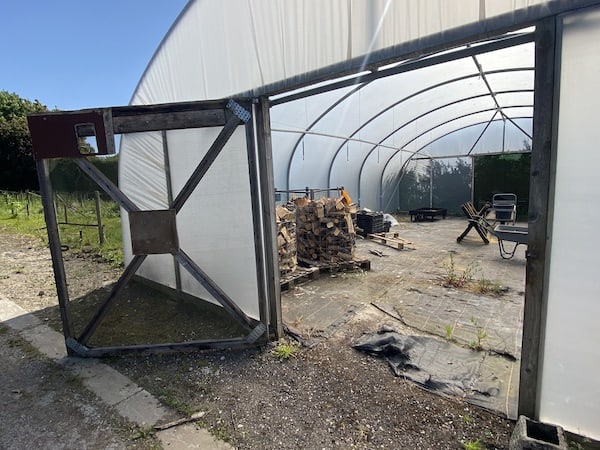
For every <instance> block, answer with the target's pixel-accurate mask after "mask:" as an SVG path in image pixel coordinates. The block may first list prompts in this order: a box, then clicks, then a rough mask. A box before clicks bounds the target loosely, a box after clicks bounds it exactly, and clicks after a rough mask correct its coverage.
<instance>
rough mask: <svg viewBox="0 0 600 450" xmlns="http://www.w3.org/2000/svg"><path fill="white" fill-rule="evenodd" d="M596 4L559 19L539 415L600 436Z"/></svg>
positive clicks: (599, 31)
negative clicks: (557, 101)
mask: <svg viewBox="0 0 600 450" xmlns="http://www.w3.org/2000/svg"><path fill="white" fill-rule="evenodd" d="M598 42H600V9H596V10H588V11H585V12H580V13H577V14H572V15H569V16H567V17H566V18H565V19H564V30H563V34H562V51H561V53H560V55H561V62H560V64H561V69H560V107H559V125H558V144H557V145H558V147H557V148H558V151H557V153H558V156H557V161H556V185H555V192H554V214H553V216H552V219H551V220H552V237H551V261H550V270H549V286H548V311H547V323H546V328H545V342H544V346H543V360H542V375H541V385H540V407H539V415H540V419H541V420H543V421H545V422H549V423H558V424H560V425H562V426H563V427H564V428H566V429H567V430H569V431H573V432H576V433H581V434H584V435H587V436H590V437H593V438H595V439H600V384H598V373H599V372H600V346H599V345H598V343H599V342H600V331H599V330H600V328H599V327H598V318H599V317H600V301H599V298H600V294H599V293H600V277H599V276H598V274H599V270H598V269H599V263H598V257H599V255H600V240H598V237H597V235H598V224H599V223H600V209H599V208H597V206H596V205H597V204H598V200H599V199H600V179H599V177H598V168H599V167H600V152H599V151H598V142H600V127H598V122H599V118H600V115H599V114H598V100H599V97H598V94H597V93H598V80H599V79H600V53H598Z"/></svg>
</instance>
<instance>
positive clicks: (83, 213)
mask: <svg viewBox="0 0 600 450" xmlns="http://www.w3.org/2000/svg"><path fill="white" fill-rule="evenodd" d="M99 207H100V211H101V215H100V217H101V221H102V229H103V236H104V242H103V243H102V244H101V243H100V235H99V233H98V227H97V226H93V225H97V223H98V219H97V213H96V201H95V198H94V196H93V195H92V194H88V195H83V194H65V193H60V194H57V196H56V211H57V221H58V222H59V226H58V229H59V235H60V240H61V244H62V245H66V246H67V247H68V248H69V250H71V251H73V252H75V253H80V252H81V253H93V254H97V255H100V256H101V257H102V258H104V259H105V260H106V261H108V262H109V263H110V264H111V265H112V266H114V267H120V266H122V265H123V250H122V240H121V217H120V209H119V206H118V205H117V204H116V203H115V202H114V201H112V200H107V199H101V200H100V202H99ZM0 228H2V229H3V230H5V231H9V232H12V233H14V234H20V235H26V236H31V237H34V238H36V239H38V240H39V241H40V244H41V245H47V244H48V236H47V233H46V222H45V219H44V210H43V205H42V199H41V197H40V196H39V195H37V194H34V193H27V192H20V193H15V192H2V193H0Z"/></svg>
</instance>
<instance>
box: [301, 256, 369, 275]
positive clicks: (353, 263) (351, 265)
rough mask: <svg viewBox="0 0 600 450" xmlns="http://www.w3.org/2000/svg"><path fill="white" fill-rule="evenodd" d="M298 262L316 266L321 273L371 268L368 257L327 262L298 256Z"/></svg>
mask: <svg viewBox="0 0 600 450" xmlns="http://www.w3.org/2000/svg"><path fill="white" fill-rule="evenodd" d="M298 263H300V264H303V265H305V266H310V267H316V268H317V269H319V271H320V272H321V273H337V272H344V271H346V270H356V269H362V270H371V261H370V260H368V259H349V260H346V261H338V262H331V263H328V262H324V261H311V260H308V259H304V258H298Z"/></svg>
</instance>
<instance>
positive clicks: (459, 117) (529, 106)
mask: <svg viewBox="0 0 600 450" xmlns="http://www.w3.org/2000/svg"><path fill="white" fill-rule="evenodd" d="M532 107H533V105H532V104H531V105H507V106H505V107H504V108H509V109H510V108H532ZM489 111H494V114H493V115H492V117H491V118H490V120H486V121H483V122H479V124H480V123H488V122H491V121H493V119H494V117H495V116H496V114H497V113H498V108H495V107H494V108H486V109H481V110H477V111H471V112H469V113H467V114H462V115H460V116H456V117H453V118H451V119H449V120H446V121H444V122H440V123H438V124H436V125H435V126H433V127H431V128H428V129H427V130H424V131H422V132H421V133H419V134H418V135H416V136H413V137H412V138H411V139H410V140H408V141H407V142H404V143H403V144H400V145H399V146H398V147H399V148H398V150H396V151H395V152H394V153H392V154H391V155H390V156H389V157H388V159H387V161H386V162H385V164H384V165H383V168H382V169H381V176H380V186H381V185H382V182H383V175H384V174H385V170H386V169H387V166H388V165H389V163H390V161H391V160H392V159H393V158H394V157H395V156H396V155H398V154H399V153H402V152H406V150H405V149H404V148H403V147H405V146H407V145H409V144H411V143H412V142H414V141H415V140H416V139H418V138H420V137H421V136H423V135H425V134H427V133H430V132H431V131H433V130H435V129H436V128H439V127H441V126H443V125H446V124H448V123H450V122H453V121H455V120H458V119H462V118H465V117H469V116H473V115H475V114H481V113H485V112H489ZM468 126H470V125H468ZM468 126H465V127H460V128H457V129H455V130H453V131H451V132H450V133H446V135H448V134H452V133H454V132H457V131H460V130H462V129H465V128H467V127H468ZM399 129H400V128H398V130H399ZM396 131H397V130H394V132H393V133H395V132H396ZM521 131H522V130H521ZM393 133H390V135H388V137H386V139H389V137H390V136H391V135H393ZM436 140H437V139H434V140H432V141H430V142H429V143H428V144H427V145H425V146H423V147H421V148H420V149H419V150H418V151H415V152H410V153H411V154H412V156H411V158H412V157H413V156H414V155H416V154H417V153H419V152H420V151H421V150H423V149H424V148H425V147H427V146H428V145H430V144H431V143H433V142H435V141H436ZM382 142H383V141H382ZM376 148H377V146H374V147H373V149H371V151H370V152H369V153H368V155H367V156H365V158H364V159H363V165H361V169H360V171H359V175H358V184H357V189H358V199H359V201H360V190H361V189H360V185H361V178H362V172H363V169H364V165H365V164H364V163H365V162H366V160H367V158H368V156H370V155H371V154H372V153H373V151H374V149H376ZM380 190H381V189H380ZM380 206H381V205H380Z"/></svg>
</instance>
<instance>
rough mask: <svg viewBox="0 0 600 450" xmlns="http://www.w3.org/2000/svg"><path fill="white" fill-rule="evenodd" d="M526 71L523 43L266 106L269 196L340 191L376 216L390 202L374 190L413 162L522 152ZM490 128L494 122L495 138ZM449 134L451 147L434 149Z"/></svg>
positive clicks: (529, 102)
mask: <svg viewBox="0 0 600 450" xmlns="http://www.w3.org/2000/svg"><path fill="white" fill-rule="evenodd" d="M533 68H534V61H533V44H531V43H529V44H523V45H519V46H516V47H511V48H508V49H504V50H497V51H495V52H491V53H484V54H480V55H477V56H476V57H469V58H462V59H457V60H454V61H450V62H447V63H444V64H440V65H436V66H431V67H426V68H423V69H419V70H414V71H410V72H406V73H402V74H398V75H394V76H390V77H385V78H381V79H378V80H376V81H373V82H371V83H365V84H362V85H360V86H355V87H350V88H344V89H340V90H339V91H340V92H338V94H337V95H334V94H332V93H331V92H327V93H324V94H319V95H315V96H311V97H307V98H304V99H300V100H295V101H291V102H288V103H282V104H280V105H277V106H274V107H273V111H272V115H271V116H272V120H271V124H272V127H273V149H274V165H275V184H276V187H277V188H283V189H302V188H303V187H305V186H318V187H325V186H344V187H345V188H346V189H347V190H348V191H349V193H350V195H351V196H352V197H353V198H354V199H357V200H359V201H360V203H361V206H364V207H367V208H371V209H383V208H385V206H386V205H385V204H383V203H382V202H381V200H380V198H383V197H385V196H386V195H390V193H389V192H382V186H384V185H385V184H386V183H387V182H389V181H390V179H392V178H395V177H396V176H397V174H398V172H399V170H400V169H401V168H402V166H403V164H404V163H405V162H406V160H407V159H408V158H410V157H412V156H413V155H414V154H415V153H417V154H420V155H427V156H432V157H436V156H446V155H465V154H476V153H481V152H488V153H491V152H502V151H518V150H522V149H523V148H524V147H525V145H524V142H526V143H527V144H530V136H531V117H532V115H533ZM492 94H493V95H492ZM317 105H321V106H317ZM322 111H324V112H322ZM524 118H525V119H528V120H526V121H525V122H523V120H524ZM490 121H500V123H501V124H502V130H501V133H497V129H498V127H497V126H494V127H491V128H490V125H489V122H490ZM515 123H516V124H519V125H518V126H516V125H515ZM472 127H475V128H476V129H477V130H478V133H477V134H473V133H470V132H468V129H469V128H472ZM493 130H495V131H496V132H493ZM452 134H457V135H458V136H456V137H455V140H454V145H453V144H452V142H451V141H450V140H444V142H445V145H443V146H442V145H440V144H439V143H438V141H439V140H443V138H445V137H446V136H449V135H452ZM435 143H437V145H435V146H434V145H433V144H435Z"/></svg>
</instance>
